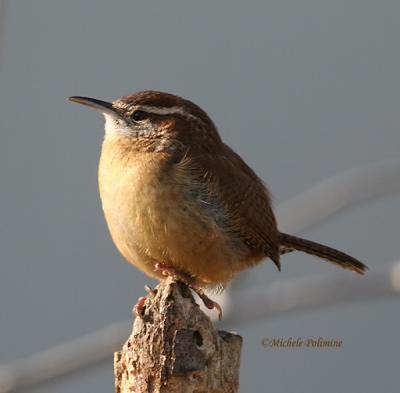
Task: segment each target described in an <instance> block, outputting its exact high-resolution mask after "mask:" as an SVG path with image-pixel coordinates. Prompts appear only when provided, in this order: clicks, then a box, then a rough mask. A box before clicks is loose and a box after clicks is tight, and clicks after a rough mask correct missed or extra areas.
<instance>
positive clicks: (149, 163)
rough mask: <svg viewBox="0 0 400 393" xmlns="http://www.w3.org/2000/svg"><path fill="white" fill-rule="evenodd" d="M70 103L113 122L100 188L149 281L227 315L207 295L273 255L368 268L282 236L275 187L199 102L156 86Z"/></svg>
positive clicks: (122, 243)
mask: <svg viewBox="0 0 400 393" xmlns="http://www.w3.org/2000/svg"><path fill="white" fill-rule="evenodd" d="M69 100H70V101H72V102H75V103H79V104H83V105H86V106H88V107H90V108H94V109H96V110H97V111H99V112H101V113H102V114H103V115H104V118H105V125H104V130H105V132H104V139H103V142H102V148H101V154H100V161H99V169H98V182H99V192H100V199H101V203H102V208H103V212H104V216H105V220H106V222H107V225H108V228H109V232H110V234H111V238H112V239H113V241H114V243H115V245H116V247H117V249H118V250H119V252H120V253H121V254H122V255H123V257H124V258H125V259H126V260H127V261H128V262H130V263H131V264H133V265H134V266H136V267H137V268H138V269H140V270H141V271H143V272H144V273H146V274H147V275H148V276H150V277H153V278H156V279H159V280H162V279H164V278H165V277H166V276H172V277H174V278H176V279H177V280H179V281H182V282H183V283H185V284H187V285H188V286H189V287H190V288H192V289H193V290H194V291H195V292H196V293H197V294H198V295H199V296H200V298H201V299H202V300H203V302H204V304H205V305H206V307H208V308H209V309H213V308H216V309H217V311H218V314H219V317H220V318H221V316H222V309H221V307H220V306H219V304H218V303H217V302H215V301H213V300H212V299H210V298H209V297H208V295H206V293H205V291H206V290H210V289H211V290H213V289H214V290H216V291H218V290H223V289H224V288H226V286H227V285H228V284H229V282H230V281H232V280H233V278H234V277H235V276H236V275H237V274H238V273H239V272H242V271H244V270H246V269H248V268H251V267H253V266H255V265H257V264H259V263H260V262H261V261H263V260H264V259H269V260H271V261H272V262H273V263H274V264H275V265H276V267H277V268H278V270H279V271H280V270H281V262H280V256H281V255H282V254H285V253H289V252H292V251H301V252H304V253H307V254H311V255H313V256H316V257H318V258H320V259H322V260H326V261H329V262H332V263H334V264H336V265H337V266H339V267H341V268H344V269H348V270H351V271H353V272H356V273H359V274H364V273H365V271H366V270H367V266H366V265H365V264H363V263H362V262H360V261H359V260H357V259H355V258H353V257H352V256H350V255H347V254H345V253H344V252H341V251H339V250H336V249H334V248H331V247H328V246H326V245H322V244H319V243H316V242H313V241H310V240H307V239H303V238H300V237H297V236H293V235H290V234H287V233H282V232H280V231H279V229H278V224H277V220H276V218H275V215H274V212H273V208H272V202H271V195H270V192H269V190H268V188H267V186H266V185H265V184H264V182H263V181H262V180H261V178H260V177H259V176H258V175H257V174H256V173H255V172H254V171H253V170H252V169H251V168H250V167H249V165H247V164H246V162H245V161H244V160H243V159H242V158H241V157H240V156H239V155H238V154H237V153H236V152H235V151H234V150H233V149H232V148H230V147H229V146H228V145H227V144H225V143H224V142H223V140H222V139H221V136H220V134H219V132H218V130H217V127H216V126H215V124H214V122H213V121H212V120H211V118H210V117H209V116H208V115H207V113H206V112H205V111H204V110H203V109H201V108H200V107H199V106H198V105H196V104H195V103H193V102H191V101H189V100H187V99H184V98H182V97H179V96H176V95H173V94H170V93H165V92H160V91H153V90H148V91H141V92H136V93H133V94H130V95H126V96H122V97H120V98H118V99H116V100H115V101H112V102H106V101H102V100H98V99H94V98H89V97H82V96H72V97H70V98H69ZM146 288H147V290H148V292H149V293H150V294H151V293H153V290H152V289H151V288H150V287H146ZM145 299H146V297H141V298H140V299H139V301H138V303H137V305H136V309H135V310H136V313H137V315H139V314H141V313H142V312H143V307H144V301H145Z"/></svg>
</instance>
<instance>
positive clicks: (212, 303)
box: [190, 286, 222, 320]
mask: <svg viewBox="0 0 400 393" xmlns="http://www.w3.org/2000/svg"><path fill="white" fill-rule="evenodd" d="M190 288H192V289H193V291H195V292H196V293H197V294H198V295H199V298H200V299H201V300H202V301H203V304H204V305H205V306H206V307H207V308H208V309H209V310H213V309H214V308H216V309H217V311H218V319H219V320H221V319H222V308H221V306H220V305H219V304H218V303H217V302H215V301H214V300H212V299H210V298H209V297H208V296H207V295H206V294H205V293H204V290H203V288H199V287H195V286H190Z"/></svg>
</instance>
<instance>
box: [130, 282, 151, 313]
mask: <svg viewBox="0 0 400 393" xmlns="http://www.w3.org/2000/svg"><path fill="white" fill-rule="evenodd" d="M144 289H145V291H146V292H147V293H148V294H149V295H148V296H151V297H154V296H156V294H157V290H156V289H153V288H152V287H151V286H150V285H145V286H144ZM148 296H141V297H140V298H139V299H138V300H137V302H136V304H135V306H134V307H133V310H132V312H133V314H134V315H135V316H137V317H140V318H142V317H143V314H144V310H145V308H146V307H145V305H144V303H145V302H146V299H147V298H148Z"/></svg>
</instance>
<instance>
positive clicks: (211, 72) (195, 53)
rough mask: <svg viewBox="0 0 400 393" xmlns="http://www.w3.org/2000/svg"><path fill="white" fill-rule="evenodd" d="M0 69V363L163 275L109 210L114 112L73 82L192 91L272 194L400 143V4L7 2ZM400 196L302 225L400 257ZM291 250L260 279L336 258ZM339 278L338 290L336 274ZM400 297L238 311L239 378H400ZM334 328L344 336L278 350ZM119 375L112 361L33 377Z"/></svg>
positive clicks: (325, 237) (88, 382)
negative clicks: (268, 315)
mask: <svg viewBox="0 0 400 393" xmlns="http://www.w3.org/2000/svg"><path fill="white" fill-rule="evenodd" d="M9 3H10V4H9V5H8V8H7V15H6V25H5V37H4V42H3V44H4V47H3V48H2V53H1V59H0V63H1V69H0V84H1V94H0V187H1V188H0V222H1V225H0V250H1V267H0V362H9V361H12V360H14V359H17V358H20V357H23V356H26V355H29V354H31V353H34V352H36V351H39V350H42V349H45V348H48V347H49V346H52V345H54V344H57V343H60V342H63V341H65V340H68V339H71V338H74V337H77V336H80V335H82V334H85V333H88V332H90V331H92V330H94V329H96V328H99V327H102V326H104V325H107V324H109V323H111V322H113V321H116V320H120V319H126V318H130V311H131V307H132V305H133V303H134V301H135V300H136V298H137V297H138V296H140V295H141V294H142V293H143V289H142V287H143V284H144V283H148V282H151V280H149V279H147V278H146V277H145V276H144V275H142V274H141V273H140V272H138V271H137V270H135V269H134V268H132V267H131V266H130V265H128V264H127V263H125V262H124V261H123V259H122V257H120V256H119V254H118V252H117V251H116V249H115V248H114V246H113V244H112V242H111V240H110V238H109V235H108V232H107V230H106V226H105V224H104V222H103V217H102V212H101V209H100V204H99V198H98V195H97V180H96V169H97V160H98V156H99V149H100V143H101V139H102V123H103V121H102V118H101V117H100V116H99V115H97V114H96V113H94V112H93V111H90V110H87V109H85V108H83V107H82V108H81V107H78V106H77V105H73V104H70V103H68V102H67V101H66V98H67V97H68V96H69V95H88V96H93V97H97V98H101V99H106V100H107V99H108V100H112V99H114V98H116V97H118V96H120V95H122V94H127V93H130V92H133V91H137V90H143V89H159V90H165V91H169V92H172V93H175V94H178V95H182V96H185V97H186V98H189V99H192V100H193V101H195V102H196V103H198V104H199V105H201V106H202V107H203V108H204V109H205V110H206V111H207V112H208V113H209V114H210V115H211V117H212V118H213V119H214V120H215V122H216V124H217V125H218V126H219V129H220V132H221V134H222V136H223V138H224V139H225V141H226V142H227V143H228V144H230V145H231V146H232V147H233V148H235V150H236V151H238V152H239V153H240V154H241V155H242V156H243V157H244V158H245V159H246V160H247V161H248V162H249V164H250V165H251V166H252V167H253V168H254V169H255V170H256V171H257V173H259V174H260V176H261V177H262V178H263V179H264V180H265V181H266V182H267V183H268V185H269V186H270V188H271V189H272V192H273V194H274V196H275V201H276V203H279V202H280V201H284V200H285V199H287V198H289V197H291V196H294V195H296V194H298V193H299V192H301V191H302V190H304V189H306V188H307V187H309V186H311V185H313V184H314V183H316V182H318V181H320V180H322V179H324V178H326V177H328V176H330V175H333V174H335V173H337V172H340V171H343V170H346V169H349V168H353V167H355V166H360V165H363V164H366V163H369V162H374V161H378V160H381V159H386V158H394V157H397V156H398V152H399V145H400V132H399V127H400V111H399V98H400V93H399V92H400V52H399V47H400V45H399V42H400V41H399V35H400V24H399V15H400V2H398V1H394V0H393V1H390V0H381V1H370V0H335V1H327V0H274V1H261V0H259V1H256V0H248V1H246V2H244V1H237V0H225V1H219V2H215V1H202V2H200V1H187V0H173V1H148V0H147V1H146V2H138V1H137V2H134V1H118V2H117V1H116V2H111V1H106V0H87V1H84V2H82V1H78V0H70V1H68V2H61V1H58V2H55V1H53V0H36V1H28V0H26V1H22V0H20V1H18V0H17V1H12V2H11V1H10V2H9ZM399 207H400V200H399V198H398V197H392V198H386V199H384V200H380V201H376V202H373V203H369V204H368V205H365V206H361V207H357V208H355V209H352V210H351V211H348V212H346V213H344V214H340V215H338V216H335V217H334V218H333V219H331V220H330V221H328V222H327V223H325V224H324V225H321V226H319V227H318V228H315V229H314V230H312V231H309V232H307V233H305V234H304V235H307V236H309V237H311V238H313V239H315V240H317V241H321V242H324V241H325V242H328V243H330V244H334V245H336V246H337V247H340V248H342V249H343V250H346V251H348V252H350V253H353V254H354V255H356V256H357V257H359V258H360V259H362V260H364V261H365V262H367V263H368V264H369V265H370V267H371V270H373V269H374V268H375V267H378V266H380V265H382V264H383V263H385V262H390V261H392V260H395V259H396V258H398V257H399V250H398V243H399V230H398V228H399V218H400V209H399ZM331 271H335V268H334V267H332V266H330V265H328V264H324V263H317V262H316V261H315V260H313V259H312V258H309V257H306V256H303V255H296V256H288V257H286V258H284V260H283V272H282V273H281V274H278V273H277V272H276V270H275V268H274V267H273V266H272V264H262V265H261V266H259V267H258V268H256V269H255V274H253V276H252V279H251V280H249V282H250V283H252V282H254V283H262V282H263V281H265V282H266V283H269V282H272V281H273V280H276V279H278V278H289V277H294V276H300V275H306V274H308V273H312V272H319V273H323V272H331ZM338 290H340V289H338ZM399 322H400V318H399V304H398V303H397V302H394V301H391V302H371V303H368V304H363V305H351V306H341V307H337V308H332V309H327V310H320V311H315V312H307V313H303V314H302V315H300V316H299V315H296V316H292V317H287V318H282V319H277V320H274V321H272V322H268V323H267V322H258V323H255V324H252V325H250V326H248V325H247V326H228V328H230V329H235V330H238V331H239V332H240V333H241V334H242V335H243V336H244V338H245V341H244V350H243V361H242V369H241V387H242V388H241V391H242V392H258V391H268V392H274V393H287V392H319V391H323V392H325V393H333V392H335V393H336V392H363V393H366V392H376V391H382V392H386V393H390V392H398V364H399V350H400V344H399V341H398V332H399ZM265 336H268V337H285V336H295V337H297V336H300V337H310V336H324V337H331V338H339V339H342V340H343V342H344V347H343V348H342V349H340V350H297V351H296V350H289V349H288V350H275V351H268V350H265V349H263V348H262V347H261V345H260V340H261V338H262V337H265ZM112 390H113V371H112V360H111V358H110V361H109V362H108V363H104V364H103V366H101V367H100V368H95V369H93V370H91V371H89V372H85V373H81V374H78V375H75V376H73V377H72V378H68V379H63V380H61V381H60V380H57V381H56V382H53V383H50V384H48V385H46V386H45V387H38V388H35V389H32V390H31V391H32V392H39V391H40V392H58V393H62V392H71V391H75V392H80V391H81V392H84V391H88V392H89V391H91V392H94V391H99V392H111V391H112Z"/></svg>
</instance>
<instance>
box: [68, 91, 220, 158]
mask: <svg viewBox="0 0 400 393" xmlns="http://www.w3.org/2000/svg"><path fill="white" fill-rule="evenodd" d="M69 99H70V101H73V102H77V103H79V104H83V105H87V106H89V107H91V108H94V109H96V110H98V111H100V112H102V113H103V115H104V117H105V120H106V122H105V138H106V139H107V138H120V139H123V140H124V141H126V142H129V143H132V145H137V148H138V149H143V150H150V151H166V150H171V151H172V150H174V149H176V148H177V147H178V146H182V147H186V148H192V149H201V148H212V146H214V147H217V146H219V145H220V144H221V139H220V137H219V134H218V131H217V129H216V128H215V126H214V124H213V122H212V121H211V119H210V118H209V117H208V115H207V114H206V113H205V112H204V111H203V110H202V109H201V108H200V107H198V106H197V105H196V104H194V103H193V102H190V101H188V100H185V99H183V98H181V97H177V96H174V95H172V94H168V93H162V92H158V91H142V92H139V93H134V94H131V95H129V96H123V97H120V98H118V99H117V100H115V101H113V102H112V103H108V102H105V101H100V100H96V99H94V98H88V97H77V96H74V97H70V98H69Z"/></svg>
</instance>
